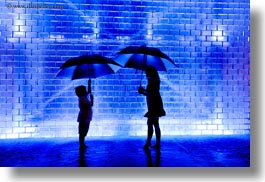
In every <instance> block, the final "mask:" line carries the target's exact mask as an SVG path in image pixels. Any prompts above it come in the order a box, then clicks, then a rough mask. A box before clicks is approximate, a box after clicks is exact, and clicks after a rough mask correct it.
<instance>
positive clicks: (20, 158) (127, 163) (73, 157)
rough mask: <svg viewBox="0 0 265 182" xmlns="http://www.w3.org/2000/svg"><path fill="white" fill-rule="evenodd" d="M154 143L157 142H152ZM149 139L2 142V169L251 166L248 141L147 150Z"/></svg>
mask: <svg viewBox="0 0 265 182" xmlns="http://www.w3.org/2000/svg"><path fill="white" fill-rule="evenodd" d="M154 142H155V140H154V141H153V143H154ZM144 143H145V137H127V138H120V137H118V138H117V137H90V138H87V141H86V144H87V145H88V146H89V147H88V148H87V149H85V150H83V151H80V150H79V146H78V141H77V138H49V139H6V140H0V166H1V167H80V166H82V167H147V166H155V167H250V138H249V136H210V137H206V136H163V137H162V142H161V149H160V150H156V149H152V148H150V150H148V151H146V150H143V148H142V146H143V145H144Z"/></svg>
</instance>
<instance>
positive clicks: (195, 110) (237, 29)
mask: <svg viewBox="0 0 265 182" xmlns="http://www.w3.org/2000/svg"><path fill="white" fill-rule="evenodd" d="M0 8H1V11H0V17H1V19H0V23H1V24H0V45H1V46H0V94H1V97H0V106H1V110H0V138H25V137H73V136H76V135H77V122H76V119H77V114H78V101H77V97H76V96H75V93H74V88H75V86H77V85H81V84H84V85H86V84H87V80H86V79H82V80H73V81H72V80H70V79H61V78H60V79H59V78H57V77H56V74H57V72H58V70H59V67H60V66H61V65H62V64H63V63H64V62H65V61H67V60H68V59H69V58H72V57H76V56H80V55H84V54H88V55H89V54H101V55H103V56H106V57H109V58H114V57H115V56H116V55H117V52H119V51H120V50H121V49H123V48H125V47H127V46H130V45H147V46H150V47H155V48H159V49H160V50H161V51H163V52H164V53H165V54H167V55H168V56H169V57H170V58H171V59H172V60H173V61H174V62H175V64H176V67H175V68H171V69H169V70H168V71H167V72H165V71H164V72H163V71H162V72H159V74H160V79H161V95H162V99H163V102H164V108H165V110H166V112H167V115H166V116H165V117H162V118H160V125H161V132H162V135H235V134H247V135H248V134H249V133H250V2H249V1H248V0H211V1H209V0H188V1H184V0H76V1H73V0H56V1H54V0H32V1H24V0H23V1H20V0H19V1H11V0H5V1H1V2H0ZM141 74H142V73H141V71H136V70H135V69H132V68H121V69H119V70H118V71H117V72H116V73H115V74H111V75H106V76H103V77H99V78H96V79H92V92H93V94H94V98H95V105H94V107H93V110H94V117H93V120H92V122H91V126H90V131H89V135H90V136H140V135H146V129H147V126H146V118H145V117H143V115H144V114H145V112H146V110H147V106H146V101H145V97H144V96H142V95H140V94H138V92H137V90H138V86H139V83H140V77H141ZM142 84H143V85H144V86H145V85H146V78H145V75H144V74H143V83H142Z"/></svg>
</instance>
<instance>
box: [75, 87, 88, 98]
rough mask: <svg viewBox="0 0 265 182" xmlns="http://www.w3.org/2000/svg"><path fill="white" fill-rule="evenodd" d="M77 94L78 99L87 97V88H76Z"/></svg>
mask: <svg viewBox="0 0 265 182" xmlns="http://www.w3.org/2000/svg"><path fill="white" fill-rule="evenodd" d="M75 94H76V95H77V97H82V96H87V91H86V87H85V86H84V85H80V86H77V87H76V88H75Z"/></svg>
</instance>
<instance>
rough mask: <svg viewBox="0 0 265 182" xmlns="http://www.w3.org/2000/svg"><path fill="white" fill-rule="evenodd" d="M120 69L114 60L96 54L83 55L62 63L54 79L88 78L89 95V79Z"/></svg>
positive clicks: (89, 89)
mask: <svg viewBox="0 0 265 182" xmlns="http://www.w3.org/2000/svg"><path fill="white" fill-rule="evenodd" d="M120 67H121V65H119V64H117V63H116V62H115V61H114V60H112V59H110V58H107V57H104V56H101V55H98V54H94V55H83V56H79V57H74V58H71V59H69V60H67V61H66V62H65V63H63V64H62V65H61V67H60V70H59V72H58V73H57V75H56V77H59V78H70V79H71V80H76V79H84V78H88V79H89V81H88V91H89V93H91V78H98V77H100V76H104V75H108V74H113V73H115V72H116V71H118V69H120Z"/></svg>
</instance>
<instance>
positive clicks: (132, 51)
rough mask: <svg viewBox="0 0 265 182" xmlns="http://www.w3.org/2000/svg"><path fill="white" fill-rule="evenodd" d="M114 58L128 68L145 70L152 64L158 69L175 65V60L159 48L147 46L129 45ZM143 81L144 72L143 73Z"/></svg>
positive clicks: (165, 68) (166, 68)
mask: <svg viewBox="0 0 265 182" xmlns="http://www.w3.org/2000/svg"><path fill="white" fill-rule="evenodd" d="M114 60H115V61H116V62H117V63H119V64H121V65H122V66H123V67H126V68H135V69H139V70H145V69H146V67H147V66H149V65H152V66H154V67H155V68H156V69H157V70H158V71H167V70H168V69H169V68H170V67H174V66H175V64H174V61H173V60H172V59H170V58H169V57H168V56H167V55H166V54H164V53H163V52H161V51H160V50H159V49H158V48H153V47H147V46H144V45H143V46H128V47H126V48H124V49H122V50H121V51H120V52H118V55H117V56H116V57H115V58H114ZM141 81H142V74H141Z"/></svg>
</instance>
